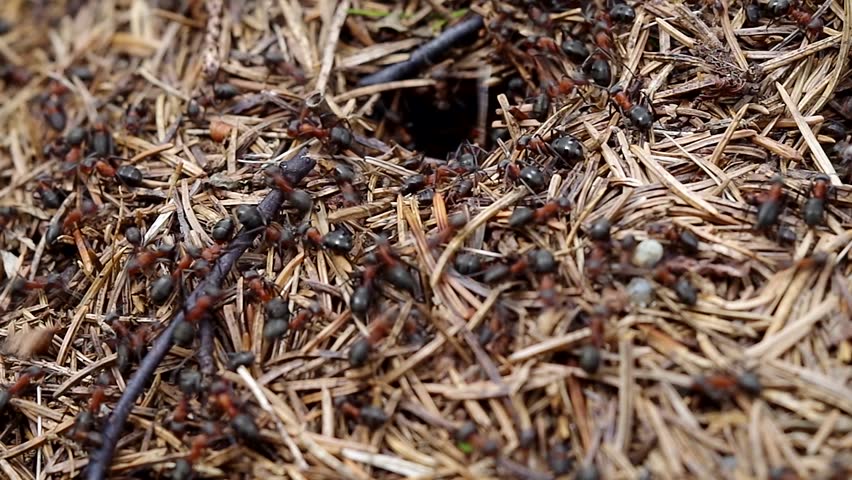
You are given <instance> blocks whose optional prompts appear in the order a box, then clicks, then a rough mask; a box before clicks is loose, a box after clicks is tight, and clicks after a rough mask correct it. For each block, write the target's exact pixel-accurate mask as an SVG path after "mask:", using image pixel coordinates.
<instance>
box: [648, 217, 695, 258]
mask: <svg viewBox="0 0 852 480" xmlns="http://www.w3.org/2000/svg"><path fill="white" fill-rule="evenodd" d="M648 233H657V234H661V235H662V236H663V238H665V239H666V240H668V241H669V242H671V243H672V245H677V246H679V247H680V248H682V249H683V250H684V251H686V252H687V253H689V254H696V253H698V249H699V245H700V242H699V240H698V237H696V236H695V234H694V233H692V232H691V231H690V230H688V229H685V228H681V227H678V226H675V225H660V224H657V225H652V226H651V227H650V228H649V229H648Z"/></svg>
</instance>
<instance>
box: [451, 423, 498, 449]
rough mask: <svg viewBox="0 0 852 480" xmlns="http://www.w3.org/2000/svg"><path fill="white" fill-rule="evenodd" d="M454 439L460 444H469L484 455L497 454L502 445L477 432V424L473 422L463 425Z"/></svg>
mask: <svg viewBox="0 0 852 480" xmlns="http://www.w3.org/2000/svg"><path fill="white" fill-rule="evenodd" d="M453 438H454V439H455V441H456V442H457V443H459V444H467V445H469V446H471V447H473V448H475V449H477V450H479V451H481V452H482V453H483V454H485V455H488V456H491V455H495V454H497V452H498V451H499V449H500V445H499V443H498V442H497V440H494V439H493V438H487V437H485V436H484V435H482V434H481V433H479V432H478V431H477V428H476V424H475V423H473V422H472V421H467V422H465V423H463V424H462V426H460V427H459V428H458V429H456V431H455V432H453Z"/></svg>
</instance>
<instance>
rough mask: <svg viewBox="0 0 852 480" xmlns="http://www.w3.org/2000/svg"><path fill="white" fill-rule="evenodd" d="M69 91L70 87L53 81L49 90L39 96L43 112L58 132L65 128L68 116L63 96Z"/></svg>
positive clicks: (49, 124)
mask: <svg viewBox="0 0 852 480" xmlns="http://www.w3.org/2000/svg"><path fill="white" fill-rule="evenodd" d="M67 93H68V88H67V87H66V86H65V85H63V84H61V83H59V82H57V81H55V80H54V81H51V82H50V85H49V87H48V90H47V92H45V93H43V94H41V95H40V96H39V102H40V104H41V112H42V115H43V116H44V119H45V120H46V121H47V124H48V126H50V128H52V129H53V130H55V131H57V132H61V131H63V130H65V126H66V124H67V123H68V116H67V115H66V114H65V105H64V102H63V97H64V96H65V95H66V94H67Z"/></svg>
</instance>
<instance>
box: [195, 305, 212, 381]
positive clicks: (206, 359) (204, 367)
mask: <svg viewBox="0 0 852 480" xmlns="http://www.w3.org/2000/svg"><path fill="white" fill-rule="evenodd" d="M198 333H199V336H200V337H201V343H200V345H199V346H198V366H199V367H200V368H201V373H202V374H204V376H205V377H209V376H211V375H213V374H214V373H216V364H215V363H214V362H213V322H211V321H210V319H209V318H205V319H203V320H201V325H200V328H199V329H198Z"/></svg>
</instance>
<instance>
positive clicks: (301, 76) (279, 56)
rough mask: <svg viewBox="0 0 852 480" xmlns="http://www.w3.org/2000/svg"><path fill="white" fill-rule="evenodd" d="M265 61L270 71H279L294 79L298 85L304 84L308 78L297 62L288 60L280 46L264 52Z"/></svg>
mask: <svg viewBox="0 0 852 480" xmlns="http://www.w3.org/2000/svg"><path fill="white" fill-rule="evenodd" d="M263 62H264V63H265V64H266V67H267V68H269V71H270V73H277V74H279V75H284V76H287V77H290V78H292V79H293V81H294V82H296V84H297V85H304V84H305V83H306V82H307V81H308V79H307V77H306V76H305V72H304V71H303V70H302V69H301V68H299V67H298V66H297V65H296V64H294V63H292V62H288V61H287V58H285V57H284V54H283V53H281V50H279V49H278V48H269V49H268V50H266V52H264V54H263Z"/></svg>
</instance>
